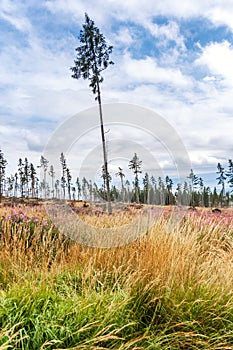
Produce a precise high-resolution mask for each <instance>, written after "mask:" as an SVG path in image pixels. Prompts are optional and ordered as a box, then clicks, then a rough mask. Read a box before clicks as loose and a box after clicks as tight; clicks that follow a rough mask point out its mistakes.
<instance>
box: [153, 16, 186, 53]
mask: <svg viewBox="0 0 233 350" xmlns="http://www.w3.org/2000/svg"><path fill="white" fill-rule="evenodd" d="M146 26H147V28H148V29H149V31H150V32H151V34H152V35H153V36H155V37H157V38H160V39H161V40H162V43H163V45H165V46H166V45H167V44H168V42H169V41H174V42H175V43H176V45H177V46H178V47H179V49H181V50H182V51H183V50H185V44H184V37H183V35H181V33H180V30H179V26H178V24H177V23H176V22H174V21H169V22H168V24H163V25H158V24H157V23H152V22H150V21H148V23H147V24H146Z"/></svg>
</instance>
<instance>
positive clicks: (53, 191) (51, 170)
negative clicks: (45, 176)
mask: <svg viewBox="0 0 233 350" xmlns="http://www.w3.org/2000/svg"><path fill="white" fill-rule="evenodd" d="M49 175H50V176H51V182H52V183H51V185H52V198H54V195H55V190H54V180H55V171H54V166H53V165H50V169H49Z"/></svg>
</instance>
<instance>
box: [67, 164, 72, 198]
mask: <svg viewBox="0 0 233 350" xmlns="http://www.w3.org/2000/svg"><path fill="white" fill-rule="evenodd" d="M71 179H72V176H71V174H70V169H68V168H66V181H67V192H68V197H69V200H71Z"/></svg>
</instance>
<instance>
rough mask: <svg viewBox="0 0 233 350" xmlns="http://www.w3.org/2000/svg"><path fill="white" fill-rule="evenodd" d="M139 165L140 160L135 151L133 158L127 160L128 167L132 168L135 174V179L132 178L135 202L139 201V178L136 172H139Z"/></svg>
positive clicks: (140, 163)
mask: <svg viewBox="0 0 233 350" xmlns="http://www.w3.org/2000/svg"><path fill="white" fill-rule="evenodd" d="M141 165H142V161H141V160H139V158H138V156H137V154H136V153H134V156H133V158H132V159H131V160H130V162H129V169H132V170H133V172H134V175H135V180H134V188H135V199H136V203H139V192H140V188H139V178H138V174H141Z"/></svg>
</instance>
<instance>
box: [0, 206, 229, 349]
mask: <svg viewBox="0 0 233 350" xmlns="http://www.w3.org/2000/svg"><path fill="white" fill-rule="evenodd" d="M77 215H79V216H80V217H81V218H82V220H84V221H86V222H88V223H90V224H92V225H95V226H96V227H100V228H101V227H106V226H107V227H111V226H114V225H115V226H116V225H122V224H125V223H127V222H130V221H131V220H133V218H134V217H135V216H137V215H138V211H137V210H128V211H126V212H119V213H114V214H112V215H110V216H109V215H107V214H101V215H100V214H98V213H97V212H96V211H93V212H92V211H90V210H89V209H88V208H87V210H80V212H79V213H78V214H77ZM170 215H171V214H170V210H169V208H168V209H167V208H164V211H163V212H162V214H161V215H160V216H159V218H158V220H157V221H156V222H155V224H154V225H153V226H152V227H151V228H150V229H149V230H148V232H147V234H146V235H145V236H143V237H141V238H140V239H137V240H136V241H135V242H133V243H131V244H128V245H125V246H121V247H115V248H108V249H104V248H95V247H88V246H84V245H80V244H79V243H77V242H75V241H73V240H71V239H70V238H68V237H67V236H64V235H62V234H61V233H60V232H59V230H58V229H57V228H56V226H55V225H54V223H53V222H52V221H51V220H50V219H49V217H48V216H47V214H46V211H45V209H44V207H43V206H42V205H36V206H28V205H16V206H14V207H10V206H2V207H0V254H1V255H0V350H3V349H4V350H5V349H24V350H38V349H41V350H42V349H44V350H45V349H47V350H48V349H60V350H61V349H63V350H65V349H120V350H123V349H124V350H126V349H127V350H128V349H154V350H159V349H172V350H175V349H177V350H178V349H215V350H217V349H219V350H220V349H221V350H223V349H233V289H232V286H233V249H232V248H233V220H232V219H233V212H232V209H230V208H229V209H227V210H225V211H224V210H223V211H222V213H212V212H211V210H210V209H208V210H203V209H201V208H198V210H197V211H188V210H187V211H186V213H185V215H184V216H183V217H182V218H181V220H180V221H179V222H178V223H177V224H176V225H173V226H172V230H171V229H168V223H169V217H170Z"/></svg>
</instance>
